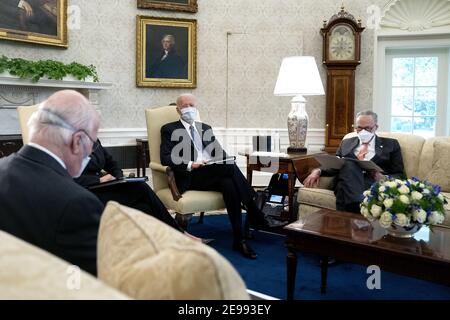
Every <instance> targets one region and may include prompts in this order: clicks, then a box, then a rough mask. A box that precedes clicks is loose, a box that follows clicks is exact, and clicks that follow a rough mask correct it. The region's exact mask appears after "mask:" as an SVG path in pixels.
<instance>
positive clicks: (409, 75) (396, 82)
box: [392, 58, 414, 87]
mask: <svg viewBox="0 0 450 320" xmlns="http://www.w3.org/2000/svg"><path fill="white" fill-rule="evenodd" d="M413 85H414V58H394V59H392V86H394V87H400V86H413Z"/></svg>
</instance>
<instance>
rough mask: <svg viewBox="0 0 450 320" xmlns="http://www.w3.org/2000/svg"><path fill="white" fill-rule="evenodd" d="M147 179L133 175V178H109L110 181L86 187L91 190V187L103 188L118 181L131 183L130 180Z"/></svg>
mask: <svg viewBox="0 0 450 320" xmlns="http://www.w3.org/2000/svg"><path fill="white" fill-rule="evenodd" d="M145 181H148V177H133V178H125V177H123V178H119V179H115V180H111V181H106V182H102V183H99V184H94V185H92V186H89V187H88V189H89V190H92V189H97V188H104V187H109V186H113V185H116V184H119V183H132V182H145Z"/></svg>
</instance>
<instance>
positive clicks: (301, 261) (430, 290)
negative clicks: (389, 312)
mask: <svg viewBox="0 0 450 320" xmlns="http://www.w3.org/2000/svg"><path fill="white" fill-rule="evenodd" d="M196 221H197V220H196V218H194V219H193V221H192V223H191V224H190V226H189V232H191V233H192V234H194V235H196V236H199V237H203V238H214V239H216V240H215V241H214V242H212V243H211V244H210V245H211V247H213V248H214V249H216V250H217V251H218V252H220V253H221V254H222V255H223V256H224V257H225V258H227V259H228V261H230V262H231V264H232V265H233V266H234V267H235V268H236V270H237V271H238V272H239V274H240V275H241V277H242V279H244V281H245V283H246V285H247V288H248V289H250V290H254V291H258V292H261V293H264V294H267V295H270V296H273V297H276V298H279V299H286V254H287V249H286V247H285V245H284V236H282V235H275V234H270V233H266V232H255V233H254V234H255V239H253V240H250V241H249V243H251V246H252V248H254V249H255V251H256V252H257V254H258V258H257V259H256V260H250V259H246V258H244V257H243V256H242V255H241V254H239V253H237V252H235V251H233V250H231V245H232V239H231V226H230V223H229V220H228V216H227V215H215V216H205V219H204V224H197V223H196ZM297 268H298V269H297V279H296V288H295V299H306V300H311V299H314V300H316V299H321V300H329V299H333V300H334V299H339V300H341V299H384V300H391V299H401V300H402V299H408V300H409V299H411V300H422V299H423V300H428V299H433V300H437V299H450V287H447V286H444V285H438V284H435V283H432V282H428V281H423V280H419V279H414V278H411V277H406V276H402V275H399V274H394V273H391V272H386V271H381V289H380V290H369V289H367V286H366V281H367V278H368V277H369V275H368V274H367V273H366V267H364V266H361V265H357V264H351V263H343V262H340V263H337V264H336V265H332V266H330V267H329V268H328V285H327V293H326V294H321V293H320V265H319V258H318V257H317V256H315V255H311V254H300V253H299V254H298V264H297ZM449 272H450V270H449Z"/></svg>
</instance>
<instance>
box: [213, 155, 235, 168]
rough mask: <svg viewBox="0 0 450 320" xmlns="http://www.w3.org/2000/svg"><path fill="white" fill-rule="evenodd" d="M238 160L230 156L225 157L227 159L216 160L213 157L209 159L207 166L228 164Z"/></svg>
mask: <svg viewBox="0 0 450 320" xmlns="http://www.w3.org/2000/svg"><path fill="white" fill-rule="evenodd" d="M235 160H236V157H234V156H233V157H228V158H225V159H219V160H214V159H211V160H209V161H208V162H207V163H206V165H207V166H209V165H210V164H224V163H225V164H228V163H234V161H235Z"/></svg>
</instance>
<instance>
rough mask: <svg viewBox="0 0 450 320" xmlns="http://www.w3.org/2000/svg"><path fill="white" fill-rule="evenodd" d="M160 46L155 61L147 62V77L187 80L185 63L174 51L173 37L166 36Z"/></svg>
mask: <svg viewBox="0 0 450 320" xmlns="http://www.w3.org/2000/svg"><path fill="white" fill-rule="evenodd" d="M161 45H162V51H161V53H160V54H159V55H158V56H157V57H156V59H154V60H153V62H152V63H149V61H147V72H146V74H147V77H148V78H173V79H187V68H186V62H185V61H184V60H183V58H182V57H181V56H180V55H178V53H177V52H176V50H175V37H174V36H173V35H171V34H166V35H165V36H164V37H163V38H162V40H161ZM148 57H150V55H148Z"/></svg>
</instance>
